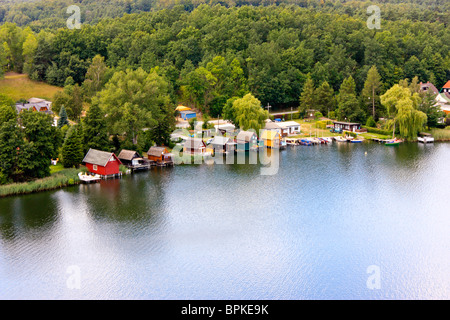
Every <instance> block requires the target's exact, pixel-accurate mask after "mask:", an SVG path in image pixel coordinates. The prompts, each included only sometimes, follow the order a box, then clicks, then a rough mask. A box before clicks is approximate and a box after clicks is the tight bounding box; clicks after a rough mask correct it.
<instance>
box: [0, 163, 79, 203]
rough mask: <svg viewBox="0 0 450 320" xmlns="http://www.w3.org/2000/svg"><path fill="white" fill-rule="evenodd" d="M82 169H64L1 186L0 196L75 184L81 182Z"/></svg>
mask: <svg viewBox="0 0 450 320" xmlns="http://www.w3.org/2000/svg"><path fill="white" fill-rule="evenodd" d="M80 171H83V169H63V170H61V171H58V172H56V173H54V174H52V175H51V176H49V177H46V178H43V179H38V180H34V181H30V182H24V183H12V184H7V185H4V186H0V197H6V196H14V195H21V194H27V193H33V192H38V191H46V190H52V189H58V188H62V187H67V186H71V185H75V184H78V183H80V179H79V178H78V172H80Z"/></svg>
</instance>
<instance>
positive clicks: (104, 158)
mask: <svg viewBox="0 0 450 320" xmlns="http://www.w3.org/2000/svg"><path fill="white" fill-rule="evenodd" d="M83 164H84V165H85V166H86V167H87V169H88V170H89V172H91V173H95V174H99V175H101V176H104V177H108V176H115V175H118V174H119V173H120V170H119V165H121V164H122V163H121V162H120V160H119V158H117V156H116V155H115V154H114V153H112V152H106V151H100V150H95V149H89V151H88V153H87V154H86V156H85V157H84V159H83Z"/></svg>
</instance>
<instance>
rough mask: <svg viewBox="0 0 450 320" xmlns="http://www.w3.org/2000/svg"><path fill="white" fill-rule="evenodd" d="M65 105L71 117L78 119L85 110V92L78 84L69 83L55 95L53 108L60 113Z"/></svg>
mask: <svg viewBox="0 0 450 320" xmlns="http://www.w3.org/2000/svg"><path fill="white" fill-rule="evenodd" d="M62 106H64V107H65V109H66V112H67V116H68V118H69V119H72V120H78V119H79V117H80V115H81V112H82V110H83V94H82V91H81V87H80V86H79V85H78V84H75V85H67V86H65V87H64V90H63V91H58V92H56V93H55V95H54V97H53V104H52V110H53V112H56V113H59V112H60V111H61V108H62Z"/></svg>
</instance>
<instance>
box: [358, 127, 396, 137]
mask: <svg viewBox="0 0 450 320" xmlns="http://www.w3.org/2000/svg"><path fill="white" fill-rule="evenodd" d="M362 127H363V128H366V129H367V132H368V133H377V134H384V135H385V136H389V135H392V131H389V130H383V129H378V128H372V127H368V126H362Z"/></svg>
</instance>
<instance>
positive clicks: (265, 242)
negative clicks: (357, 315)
mask: <svg viewBox="0 0 450 320" xmlns="http://www.w3.org/2000/svg"><path fill="white" fill-rule="evenodd" d="M365 152H367V154H365ZM449 199H450V144H435V145H427V146H423V145H418V144H409V145H406V144H404V145H401V146H399V147H385V146H382V145H377V144H362V145H354V144H344V145H337V144H334V145H331V146H317V147H304V146H299V147H296V148H292V147H288V149H287V150H283V151H281V153H280V168H279V171H278V174H276V175H273V176H262V175H260V166H259V165H205V164H203V165H196V166H194V165H191V166H176V167H175V168H172V169H156V168H155V169H153V170H151V171H150V172H145V173H139V174H135V175H132V176H128V177H124V178H123V179H121V180H110V181H102V182H101V183H100V184H96V185H89V186H86V185H81V186H77V187H72V188H68V189H64V190H58V191H53V192H46V193H40V194H33V195H27V196H21V197H14V198H5V199H0V298H1V299H10V298H12V299H79V298H84V299H449V298H450V277H449V275H450V255H449V254H450V201H449ZM369 266H376V268H379V273H377V274H376V276H378V275H379V277H378V279H379V283H380V285H381V288H380V289H369V288H368V286H367V281H368V278H369V277H370V276H371V274H369V273H367V268H368V267H369ZM74 268H75V269H74ZM73 270H76V272H75V271H73ZM78 271H79V273H78ZM72 272H75V273H72ZM75 274H76V275H79V278H78V279H79V282H78V283H79V285H80V288H79V289H77V288H73V287H71V286H70V285H69V286H68V282H69V283H73V282H70V281H71V280H70V279H73V276H74V275H75ZM71 288H72V289H71Z"/></svg>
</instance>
